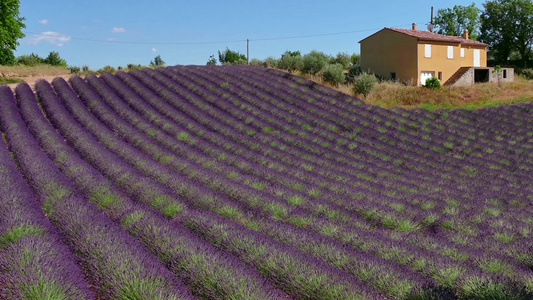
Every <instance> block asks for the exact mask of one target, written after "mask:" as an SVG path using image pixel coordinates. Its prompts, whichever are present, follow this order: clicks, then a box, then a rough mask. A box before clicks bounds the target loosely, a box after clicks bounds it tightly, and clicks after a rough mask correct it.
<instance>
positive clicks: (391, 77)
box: [390, 72, 396, 80]
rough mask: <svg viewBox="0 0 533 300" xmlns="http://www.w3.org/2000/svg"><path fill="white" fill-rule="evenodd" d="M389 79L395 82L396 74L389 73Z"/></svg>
mask: <svg viewBox="0 0 533 300" xmlns="http://www.w3.org/2000/svg"><path fill="white" fill-rule="evenodd" d="M390 79H392V80H396V72H391V73H390Z"/></svg>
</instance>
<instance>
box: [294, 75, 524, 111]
mask: <svg viewBox="0 0 533 300" xmlns="http://www.w3.org/2000/svg"><path fill="white" fill-rule="evenodd" d="M298 75H299V74H298ZM306 77H307V78H308V79H310V80H313V81H315V82H317V83H320V84H324V85H328V84H327V83H324V82H323V80H322V78H321V77H320V76H309V77H308V76H306ZM332 88H334V89H337V90H339V91H341V92H343V93H346V94H352V86H351V85H341V86H337V87H334V86H332ZM357 96H358V97H360V98H361V99H363V96H362V95H357ZM531 100H533V80H527V79H524V78H523V77H520V76H516V77H515V82H504V83H502V86H501V87H499V86H498V84H496V83H479V84H475V85H472V86H464V87H443V88H442V89H440V90H431V89H427V88H423V87H415V86H405V85H403V84H401V83H398V82H390V81H385V82H381V83H379V84H377V85H376V88H375V90H374V91H373V92H372V93H370V95H368V98H367V99H364V102H366V103H367V104H371V105H377V106H380V107H383V108H391V107H403V108H424V109H429V110H436V109H452V108H463V109H476V108H480V107H490V106H497V105H501V104H511V103H519V102H527V101H531Z"/></svg>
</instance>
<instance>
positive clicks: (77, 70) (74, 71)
mask: <svg viewBox="0 0 533 300" xmlns="http://www.w3.org/2000/svg"><path fill="white" fill-rule="evenodd" d="M68 69H69V71H70V74H79V73H80V71H81V69H80V67H77V66H70V67H68Z"/></svg>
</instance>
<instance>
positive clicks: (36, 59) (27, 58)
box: [17, 53, 44, 67]
mask: <svg viewBox="0 0 533 300" xmlns="http://www.w3.org/2000/svg"><path fill="white" fill-rule="evenodd" d="M43 63H44V59H43V58H42V57H40V56H39V55H37V54H35V53H32V54H30V55H21V56H19V57H17V64H19V65H25V66H29V67H33V66H36V65H39V64H43Z"/></svg>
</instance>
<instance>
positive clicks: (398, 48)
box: [361, 29, 417, 82]
mask: <svg viewBox="0 0 533 300" xmlns="http://www.w3.org/2000/svg"><path fill="white" fill-rule="evenodd" d="M416 64H417V43H416V38H413V37H410V36H408V35H405V34H401V33H398V32H395V31H391V30H388V29H382V30H380V31H378V32H376V33H375V34H373V35H371V36H369V37H367V38H366V39H364V40H362V41H361V70H362V71H364V72H369V71H370V72H371V73H374V74H376V75H379V76H382V77H383V78H385V79H391V73H396V79H397V80H400V81H404V82H416V79H417V67H416Z"/></svg>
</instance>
